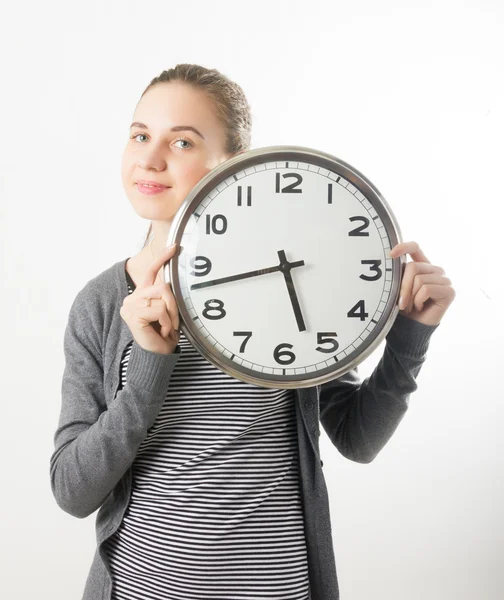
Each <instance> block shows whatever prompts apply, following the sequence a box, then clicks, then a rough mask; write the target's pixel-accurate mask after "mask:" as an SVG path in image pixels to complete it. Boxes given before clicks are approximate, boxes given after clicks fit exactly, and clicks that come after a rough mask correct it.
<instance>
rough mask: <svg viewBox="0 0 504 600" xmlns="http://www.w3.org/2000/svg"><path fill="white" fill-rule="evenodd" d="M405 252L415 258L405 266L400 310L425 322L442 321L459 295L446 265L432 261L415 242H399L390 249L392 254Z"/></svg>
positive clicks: (426, 323)
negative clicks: (452, 283)
mask: <svg viewBox="0 0 504 600" xmlns="http://www.w3.org/2000/svg"><path fill="white" fill-rule="evenodd" d="M402 254H410V256H411V258H412V259H413V262H408V263H406V268H405V269H404V274H403V278H402V282H401V291H400V294H399V309H400V313H401V314H402V315H404V316H406V317H408V319H413V320H414V321H418V322H419V323H423V324H424V325H439V323H440V321H441V319H442V317H443V315H444V314H445V312H446V311H447V310H448V307H449V306H450V304H451V303H452V302H453V300H454V298H455V295H456V294H455V290H454V289H453V287H452V285H451V281H450V279H448V277H445V276H444V273H445V271H444V269H442V268H441V267H436V266H434V265H432V264H431V263H430V262H429V259H428V258H427V257H426V256H425V254H424V253H423V252H422V250H421V249H420V246H419V245H418V244H417V243H416V242H403V243H401V244H397V246H394V247H393V248H392V250H391V251H390V257H391V258H398V257H399V256H401V255H402ZM401 299H403V300H402V301H401ZM401 309H405V310H401Z"/></svg>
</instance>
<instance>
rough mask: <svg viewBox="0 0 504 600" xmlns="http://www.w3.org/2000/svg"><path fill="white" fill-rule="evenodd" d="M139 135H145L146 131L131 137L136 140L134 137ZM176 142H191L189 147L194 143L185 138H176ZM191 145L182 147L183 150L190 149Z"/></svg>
mask: <svg viewBox="0 0 504 600" xmlns="http://www.w3.org/2000/svg"><path fill="white" fill-rule="evenodd" d="M139 135H143V136H144V137H145V133H136V134H134V135H132V136H131V137H130V139H132V140H134V139H136V138H137V137H138V136H139ZM176 142H185V143H186V144H189V147H190V148H192V147H193V143H192V142H190V141H189V140H186V139H185V138H178V139H176V140H175V143H176ZM189 147H188V146H185V147H182V150H188V149H189Z"/></svg>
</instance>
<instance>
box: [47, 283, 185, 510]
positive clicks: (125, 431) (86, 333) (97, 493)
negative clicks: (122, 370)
mask: <svg viewBox="0 0 504 600" xmlns="http://www.w3.org/2000/svg"><path fill="white" fill-rule="evenodd" d="M98 307H99V301H98V300H96V298H95V299H93V298H92V293H91V292H90V291H89V289H88V288H84V289H83V290H81V291H80V292H79V293H78V294H77V297H76V298H75V300H74V302H73V304H72V306H71V308H70V314H69V317H68V322H67V325H66V329H65V334H64V342H63V345H64V354H65V368H64V372H63V380H62V386H61V410H60V416H59V423H58V427H57V429H56V432H55V434H54V452H53V453H52V455H51V458H50V478H51V488H52V492H53V495H54V497H55V499H56V502H57V503H58V505H59V506H60V507H61V508H62V509H63V510H64V511H65V512H67V513H69V514H71V515H72V516H75V517H79V518H84V517H87V516H89V515H90V514H91V513H93V512H94V511H95V510H96V509H97V508H99V507H100V506H101V505H102V504H103V502H104V501H105V499H106V498H107V496H108V495H109V493H110V492H111V491H112V490H113V489H114V487H115V485H116V484H117V483H118V482H119V480H120V479H121V477H122V476H123V475H124V473H125V472H126V471H127V470H128V468H129V467H130V466H131V464H132V463H133V461H134V459H135V456H136V453H137V450H138V447H139V446H140V444H141V443H142V441H143V440H144V439H145V437H146V435H147V431H148V429H149V428H150V427H151V426H152V425H153V423H154V421H155V419H156V417H157V415H158V413H159V410H160V408H161V406H162V404H163V402H164V399H165V397H166V391H167V389H168V386H169V382H170V378H171V374H172V371H173V368H174V367H175V365H176V363H177V361H178V358H179V356H180V348H179V347H177V350H178V352H177V353H174V354H159V353H156V352H150V351H148V350H145V349H144V348H142V347H141V346H139V345H138V344H137V343H136V341H133V345H132V350H131V355H130V360H129V369H128V382H127V385H126V386H124V388H123V389H122V390H120V391H118V393H117V395H116V397H115V398H114V399H113V400H112V401H111V402H109V404H108V406H107V404H106V396H105V390H104V373H103V360H102V351H101V340H102V336H103V327H102V323H103V319H102V317H101V311H100V309H99V308H98Z"/></svg>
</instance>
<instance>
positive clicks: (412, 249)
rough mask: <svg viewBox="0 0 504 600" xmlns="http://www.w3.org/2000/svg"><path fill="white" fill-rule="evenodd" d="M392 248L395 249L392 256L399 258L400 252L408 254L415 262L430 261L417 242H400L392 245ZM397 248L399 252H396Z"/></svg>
mask: <svg viewBox="0 0 504 600" xmlns="http://www.w3.org/2000/svg"><path fill="white" fill-rule="evenodd" d="M393 250H394V251H395V252H394V254H395V256H394V258H399V256H401V255H402V254H409V255H410V256H411V258H412V259H413V260H414V261H415V262H425V263H430V260H429V259H428V258H427V257H426V256H425V254H424V252H423V250H422V249H421V248H420V246H419V245H418V243H417V242H402V243H400V244H397V245H396V246H394V248H393ZM397 250H399V254H397Z"/></svg>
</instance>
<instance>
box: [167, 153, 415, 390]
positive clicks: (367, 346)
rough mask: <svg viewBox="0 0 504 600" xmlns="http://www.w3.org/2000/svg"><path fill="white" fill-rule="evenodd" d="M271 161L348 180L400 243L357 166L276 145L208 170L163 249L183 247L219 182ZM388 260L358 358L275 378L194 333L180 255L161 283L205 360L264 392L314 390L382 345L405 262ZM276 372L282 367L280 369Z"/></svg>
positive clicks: (394, 313)
mask: <svg viewBox="0 0 504 600" xmlns="http://www.w3.org/2000/svg"><path fill="white" fill-rule="evenodd" d="M274 161H277V162H280V161H282V162H283V161H297V162H307V163H310V164H316V165H317V166H320V167H322V168H325V169H327V170H329V171H331V172H334V173H337V174H338V175H341V176H342V177H343V178H345V179H346V180H348V181H350V182H351V184H352V185H353V186H354V187H355V188H357V190H359V191H360V192H361V193H362V194H363V195H364V196H365V197H366V199H368V201H369V202H370V203H371V204H372V206H373V208H374V209H375V211H376V212H377V213H378V214H379V216H380V219H381V220H382V222H383V224H384V226H385V228H386V231H387V234H388V239H389V241H390V242H391V246H390V247H391V248H393V247H394V246H395V245H396V244H398V243H400V242H401V241H402V235H401V231H400V228H399V224H398V223H397V220H396V218H395V216H394V214H393V212H392V210H391V208H390V206H389V204H388V203H387V201H386V200H385V198H384V197H383V196H382V194H381V193H380V191H379V190H378V188H376V186H375V185H374V184H373V183H371V181H370V180H369V179H368V178H367V177H365V176H364V175H363V174H362V173H361V172H360V171H358V170H357V169H356V168H355V167H353V166H352V165H350V164H349V163H347V162H345V161H344V160H342V159H340V158H337V157H335V156H333V155H331V154H328V153H327V152H323V151H320V150H315V149H313V148H307V147H304V146H291V145H279V146H266V147H262V148H257V149H254V150H249V151H247V152H244V153H242V154H239V155H237V156H234V157H232V158H230V159H229V160H227V161H225V162H223V163H221V164H220V165H218V166H217V167H215V168H214V169H212V171H210V172H209V173H207V174H206V175H205V176H204V177H203V178H202V179H200V181H198V183H197V184H196V185H195V186H194V187H193V188H192V190H191V191H190V193H189V194H188V195H187V197H186V198H185V200H184V202H183V203H182V205H181V206H180V207H179V209H178V211H177V213H176V214H175V216H174V218H173V221H172V224H171V227H170V232H169V235H168V239H167V241H166V245H167V246H170V245H171V244H174V243H175V244H177V245H178V247H179V251H180V250H183V247H181V246H182V237H183V234H184V231H185V227H186V225H187V223H188V221H189V219H190V217H191V216H192V214H193V212H194V209H195V208H196V207H197V206H198V205H199V204H200V202H201V201H202V200H203V199H204V198H205V197H206V196H207V194H208V193H209V192H211V191H212V190H213V189H214V188H215V187H217V186H218V185H219V184H220V183H221V182H222V181H224V180H225V179H227V178H228V177H230V176H232V175H233V174H234V173H236V172H237V171H242V170H244V169H245V168H248V167H251V166H254V165H256V164H259V163H268V162H274ZM314 161H315V162H314ZM390 260H391V261H392V271H391V273H392V287H391V291H390V294H389V299H388V301H387V304H386V306H385V309H384V311H383V315H385V316H383V315H382V317H381V318H380V321H379V322H378V324H377V325H376V327H375V328H374V329H373V331H372V332H371V333H370V334H369V335H368V337H367V338H366V339H365V340H364V342H362V344H361V345H360V346H359V347H358V349H357V350H356V351H355V352H356V353H357V354H356V355H355V356H354V358H352V359H351V360H350V361H347V360H346V358H345V359H341V360H339V361H338V362H335V363H334V365H335V367H336V368H333V367H332V366H330V367H326V368H325V369H324V370H323V371H322V372H321V371H314V372H313V373H301V374H298V375H277V374H273V373H262V374H261V373H258V372H257V371H252V370H251V369H248V368H247V367H242V366H241V365H239V364H237V363H235V362H234V361H233V360H232V359H230V358H228V357H226V356H224V355H223V354H222V353H220V352H217V351H216V350H215V347H214V346H213V345H212V344H210V343H209V342H208V341H207V339H206V338H205V337H202V336H199V335H198V333H197V332H198V328H197V327H195V326H193V319H192V317H191V315H190V314H189V311H188V310H187V307H186V305H185V302H184V301H183V295H182V292H181V286H180V279H179V275H178V266H179V264H178V261H179V252H177V253H176V254H175V255H174V256H173V258H172V259H171V260H170V262H169V264H168V265H165V267H164V268H163V275H164V280H165V282H170V284H171V288H172V292H173V295H174V297H175V300H176V303H177V307H178V311H179V317H180V329H181V330H182V332H183V333H184V335H185V336H186V337H187V339H188V340H189V341H190V342H191V343H192V345H193V346H194V347H195V348H196V350H197V351H198V352H199V353H200V354H201V355H202V356H203V357H204V358H206V359H207V360H208V361H209V362H210V363H212V364H213V365H214V366H216V367H217V368H219V369H220V370H222V371H223V372H225V373H227V374H228V375H231V376H232V377H235V378H237V379H239V380H241V381H244V382H246V383H250V384H252V385H257V386H260V387H267V388H279V389H295V388H307V387H314V386H317V385H321V384H323V383H326V382H328V381H332V380H334V379H337V378H339V377H341V376H343V375H344V374H345V373H347V372H348V371H350V370H352V369H354V368H355V367H356V366H357V365H358V364H360V363H361V362H362V361H363V360H365V359H366V358H367V357H368V356H369V355H370V354H371V353H372V352H373V351H374V350H375V349H376V348H377V346H379V345H380V343H381V342H382V341H383V339H384V338H385V336H386V335H387V333H388V332H389V331H390V328H391V327H392V325H393V323H394V321H395V319H396V317H397V313H398V312H399V308H398V306H397V300H398V295H399V290H400V283H401V279H402V274H403V271H404V266H405V263H406V259H405V257H404V256H401V257H399V258H395V259H390ZM186 323H190V324H191V326H190V327H188V326H187V325H186ZM380 323H381V325H380ZM193 329H194V331H193ZM352 354H353V353H352ZM352 354H350V355H349V356H351V355H352ZM338 365H339V366H338ZM278 368H282V367H281V366H279V367H278ZM287 368H292V367H287Z"/></svg>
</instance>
